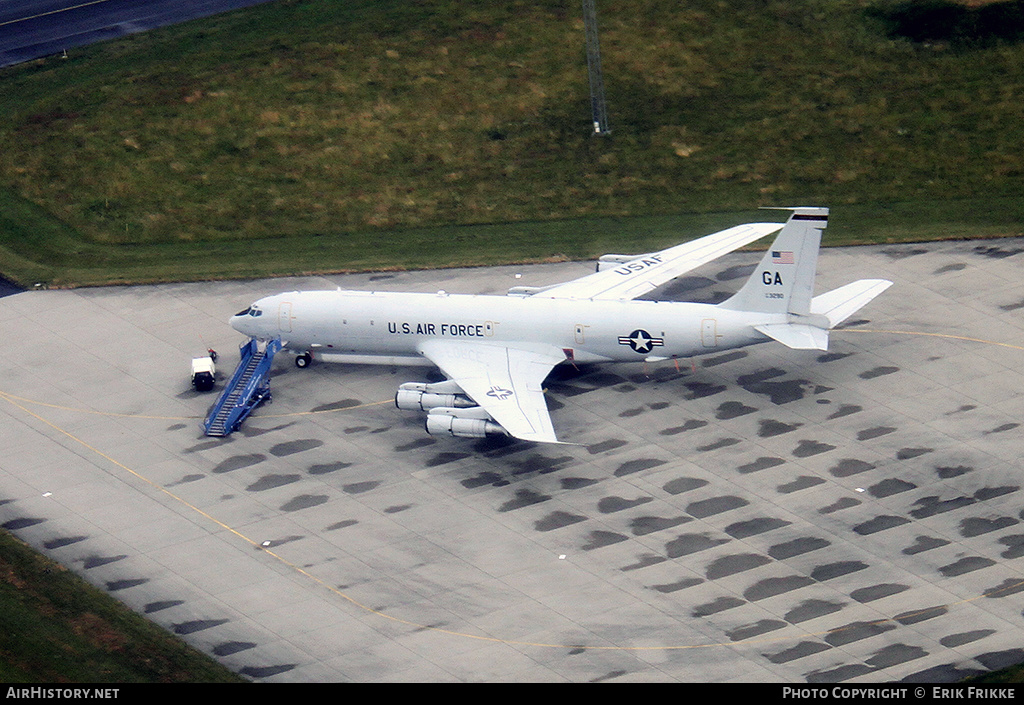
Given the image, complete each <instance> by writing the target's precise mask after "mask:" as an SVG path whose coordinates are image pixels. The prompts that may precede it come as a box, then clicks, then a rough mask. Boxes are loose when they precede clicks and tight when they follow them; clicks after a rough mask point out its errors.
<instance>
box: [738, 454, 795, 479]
mask: <svg viewBox="0 0 1024 705" xmlns="http://www.w3.org/2000/svg"><path fill="white" fill-rule="evenodd" d="M785 464H786V461H785V460H783V459H782V458H773V457H770V456H762V457H760V458H758V459H757V460H755V461H753V462H751V463H747V464H746V465H740V466H739V467H738V468H736V470H737V471H739V473H740V474H741V475H747V474H749V473H752V472H760V471H761V470H767V469H768V468H774V467H776V466H778V465H785Z"/></svg>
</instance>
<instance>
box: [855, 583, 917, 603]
mask: <svg viewBox="0 0 1024 705" xmlns="http://www.w3.org/2000/svg"><path fill="white" fill-rule="evenodd" d="M909 589H910V586H909V585H900V584H899V583H879V584H878V585H869V586H868V587H863V588H858V589H857V590H854V591H853V592H851V593H850V597H852V598H853V599H854V600H856V601H857V602H860V603H865V602H874V601H875V600H881V599H882V598H883V597H890V596H892V595H898V594H899V593H901V592H904V591H906V590H909Z"/></svg>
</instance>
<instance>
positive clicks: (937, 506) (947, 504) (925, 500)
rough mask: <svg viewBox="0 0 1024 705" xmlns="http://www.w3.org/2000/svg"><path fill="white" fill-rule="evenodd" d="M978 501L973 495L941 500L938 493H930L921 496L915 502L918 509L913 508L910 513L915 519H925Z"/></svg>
mask: <svg viewBox="0 0 1024 705" xmlns="http://www.w3.org/2000/svg"><path fill="white" fill-rule="evenodd" d="M976 501H977V500H975V499H974V498H973V497H954V498H953V499H946V500H941V499H939V498H938V496H936V495H930V496H928V497H921V498H920V499H918V500H917V501H916V502H914V504H916V505H917V509H912V510H911V511H910V515H911V516H912V517H914V518H915V519H925V518H927V517H931V516H935V515H936V514H943V513H944V512H951V511H953V510H954V509H960V508H962V507H967V506H970V505H972V504H974V503H975V502H976Z"/></svg>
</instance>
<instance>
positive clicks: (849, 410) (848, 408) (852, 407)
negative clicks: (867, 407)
mask: <svg viewBox="0 0 1024 705" xmlns="http://www.w3.org/2000/svg"><path fill="white" fill-rule="evenodd" d="M861 411H864V408H863V407H861V406H858V405H856V404H843V405H841V406H840V407H839V409H837V410H836V411H835V412H833V413H832V415H831V416H829V417H828V418H829V420H830V421H831V420H832V419H838V418H842V417H843V416H850V415H851V414H856V413H859V412H861Z"/></svg>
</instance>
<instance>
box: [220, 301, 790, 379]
mask: <svg viewBox="0 0 1024 705" xmlns="http://www.w3.org/2000/svg"><path fill="white" fill-rule="evenodd" d="M566 303H567V302H566V301H559V300H554V299H545V298H539V297H520V296H493V295H465V294H447V293H443V292H439V293H436V294H422V293H398V292H365V291H302V292H298V291H297V292H288V293H283V294H276V295H274V296H268V297H266V298H263V299H260V300H259V301H257V302H256V303H255V304H253V306H252V307H251V308H250V311H249V312H244V313H243V314H240V315H237V316H235V317H234V318H232V321H231V324H232V326H233V327H234V328H236V329H237V330H239V331H240V332H242V333H244V334H246V335H249V336H252V337H256V338H263V339H268V338H272V337H276V336H281V340H282V341H283V342H284V344H285V347H287V348H288V349H291V350H293V351H295V352H306V351H311V352H312V353H313V354H314V356H316V355H317V354H320V355H326V356H330V355H362V356H374V357H380V358H416V357H418V356H419V355H420V353H419V349H418V345H419V344H420V343H422V342H423V341H426V340H432V339H437V338H441V339H449V340H466V341H474V342H494V343H503V342H509V341H514V342H516V343H531V342H536V343H543V344H547V345H555V346H557V347H560V348H562V349H563V350H564V351H565V352H566V357H567V359H572V360H574V361H577V362H612V361H619V362H625V361H640V360H644V359H648V358H650V359H659V358H687V357H692V356H694V355H700V354H704V353H708V352H714V351H715V350H722V349H728V348H734V347H740V346H744V345H750V344H752V343H757V342H762V341H764V340H766V337H765V336H764V335H762V334H761V333H758V332H757V331H755V330H754V329H753V328H752V325H754V324H757V323H766V322H771V321H774V319H775V318H780V320H785V317H784V316H782V317H778V316H771V315H767V314H759V315H755V314H751V313H747V312H743V311H733V310H729V309H724V308H720V307H717V306H713V305H709V304H697V303H679V302H667V301H635V300H634V301H603V300H599V301H592V300H578V301H574V302H572V303H571V305H566ZM254 310H255V311H259V315H252V311H254ZM369 361H372V360H369Z"/></svg>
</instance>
